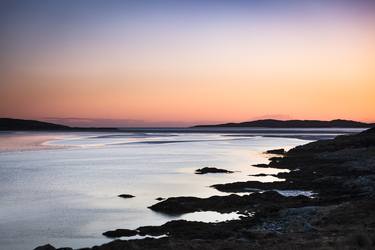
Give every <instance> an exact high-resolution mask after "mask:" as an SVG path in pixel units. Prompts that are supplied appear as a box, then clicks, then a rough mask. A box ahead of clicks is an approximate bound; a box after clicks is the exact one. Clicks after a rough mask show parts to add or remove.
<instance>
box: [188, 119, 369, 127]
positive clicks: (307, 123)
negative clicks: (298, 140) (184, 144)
mask: <svg viewBox="0 0 375 250" xmlns="http://www.w3.org/2000/svg"><path fill="white" fill-rule="evenodd" d="M373 126H375V123H364V122H357V121H351V120H340V119H336V120H332V121H319V120H286V121H283V120H275V119H265V120H256V121H248V122H240V123H224V124H216V125H196V126H194V127H193V128H223V127H226V128H237V127H238V128H250V127H251V128H370V127H373Z"/></svg>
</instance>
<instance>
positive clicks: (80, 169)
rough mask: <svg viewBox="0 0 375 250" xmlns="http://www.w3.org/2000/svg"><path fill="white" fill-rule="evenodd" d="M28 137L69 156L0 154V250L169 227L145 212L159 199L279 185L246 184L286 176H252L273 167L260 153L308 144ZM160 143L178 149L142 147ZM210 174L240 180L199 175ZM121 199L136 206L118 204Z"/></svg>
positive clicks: (87, 242) (203, 215)
mask: <svg viewBox="0 0 375 250" xmlns="http://www.w3.org/2000/svg"><path fill="white" fill-rule="evenodd" d="M6 136H8V138H7V139H10V140H7V143H6V144H8V146H9V145H10V142H11V140H12V138H11V137H12V136H17V135H9V134H5V135H4V134H1V135H0V140H1V141H4V140H5V137H6ZM22 136H23V138H22V139H20V137H18V138H17V139H16V140H17V143H19V142H21V144H22V142H25V141H28V143H29V142H30V141H32V143H31V144H32V146H35V147H38V143H40V142H41V141H38V142H36V141H35V140H33V139H35V138H32V137H33V136H34V137H35V136H38V138H40V136H46V137H45V138H43V140H42V142H44V145H45V146H59V147H62V148H58V149H53V150H44V148H43V149H41V148H38V149H39V150H36V151H19V150H17V145H16V146H15V148H13V150H11V151H8V152H4V151H5V150H3V152H0V218H1V220H0V246H2V247H3V248H4V249H12V250H21V249H22V250H24V249H30V248H33V247H35V246H38V245H42V244H46V243H51V244H53V245H55V246H57V247H63V246H71V247H74V248H79V247H84V246H92V245H97V244H102V243H105V242H108V241H109V239H107V238H105V237H104V236H102V233H103V232H105V231H108V230H113V229H116V228H129V229H135V228H137V227H139V226H144V225H160V224H163V223H165V222H167V221H168V220H170V219H171V218H170V217H168V216H165V215H163V214H160V213H155V212H153V211H151V210H149V209H147V207H148V206H151V205H153V204H155V203H156V202H157V201H156V200H155V199H156V198H157V197H175V196H197V197H209V196H212V195H227V194H226V193H221V192H219V191H217V190H215V189H213V188H210V187H209V186H211V185H213V184H219V183H227V182H234V181H246V180H251V179H254V180H255V179H257V180H260V179H259V178H263V179H262V180H266V179H267V178H271V179H270V180H271V181H272V180H273V179H272V178H274V177H272V176H267V177H253V176H248V175H250V174H259V173H266V174H276V173H278V172H279V171H280V170H277V169H271V168H267V169H260V168H256V167H252V166H251V165H253V164H257V163H267V162H268V160H267V158H266V156H265V155H264V154H263V153H262V152H264V151H266V150H268V149H272V148H281V147H283V148H286V149H289V148H291V147H294V146H296V145H300V144H303V143H306V142H307V141H304V140H299V139H292V138H289V139H286V138H267V137H260V136H255V137H247V136H244V137H240V136H238V135H236V136H223V135H220V134H213V133H210V134H202V133H201V134H192V133H189V134H176V133H167V134H158V133H124V134H118V133H114V134H111V133H78V132H74V133H65V134H63V135H62V134H58V138H57V137H56V134H54V135H51V134H48V133H45V134H42V133H28V134H27V133H24V134H22ZM51 136H52V137H53V138H51ZM47 137H48V138H47ZM45 140H47V141H45ZM50 140H52V141H50ZM160 141H163V142H171V141H180V143H143V142H160ZM20 148H22V147H20ZM31 149H32V148H31ZM29 150H30V148H29ZM0 151H1V149H0ZM205 166H215V167H217V168H224V169H227V170H231V171H235V172H234V173H233V174H224V175H222V174H216V175H196V174H194V171H195V170H196V169H197V168H202V167H205ZM122 193H128V194H132V195H135V197H134V198H132V199H121V198H119V197H117V195H119V194H122ZM236 216H238V215H234V214H217V213H215V212H198V213H193V214H186V215H182V216H181V217H179V218H177V219H181V218H185V219H189V220H200V221H206V220H210V221H212V220H218V221H221V220H225V219H234V218H237V217H236Z"/></svg>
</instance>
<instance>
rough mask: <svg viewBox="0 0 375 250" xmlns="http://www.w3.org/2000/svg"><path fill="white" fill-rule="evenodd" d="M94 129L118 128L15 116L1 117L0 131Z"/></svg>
mask: <svg viewBox="0 0 375 250" xmlns="http://www.w3.org/2000/svg"><path fill="white" fill-rule="evenodd" d="M87 130H89V131H92V130H100V131H102V130H105V131H107V130H116V128H95V127H92V128H82V127H69V126H65V125H60V124H55V123H50V122H42V121H36V120H23V119H13V118H0V131H87Z"/></svg>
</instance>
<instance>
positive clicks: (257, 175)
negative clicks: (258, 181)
mask: <svg viewBox="0 0 375 250" xmlns="http://www.w3.org/2000/svg"><path fill="white" fill-rule="evenodd" d="M249 176H255V177H264V176H268V175H267V174H251V175H249Z"/></svg>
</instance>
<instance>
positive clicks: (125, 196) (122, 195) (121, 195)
mask: <svg viewBox="0 0 375 250" xmlns="http://www.w3.org/2000/svg"><path fill="white" fill-rule="evenodd" d="M118 197H121V198H124V199H129V198H133V197H135V196H134V195H131V194H120V195H119V196H118Z"/></svg>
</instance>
